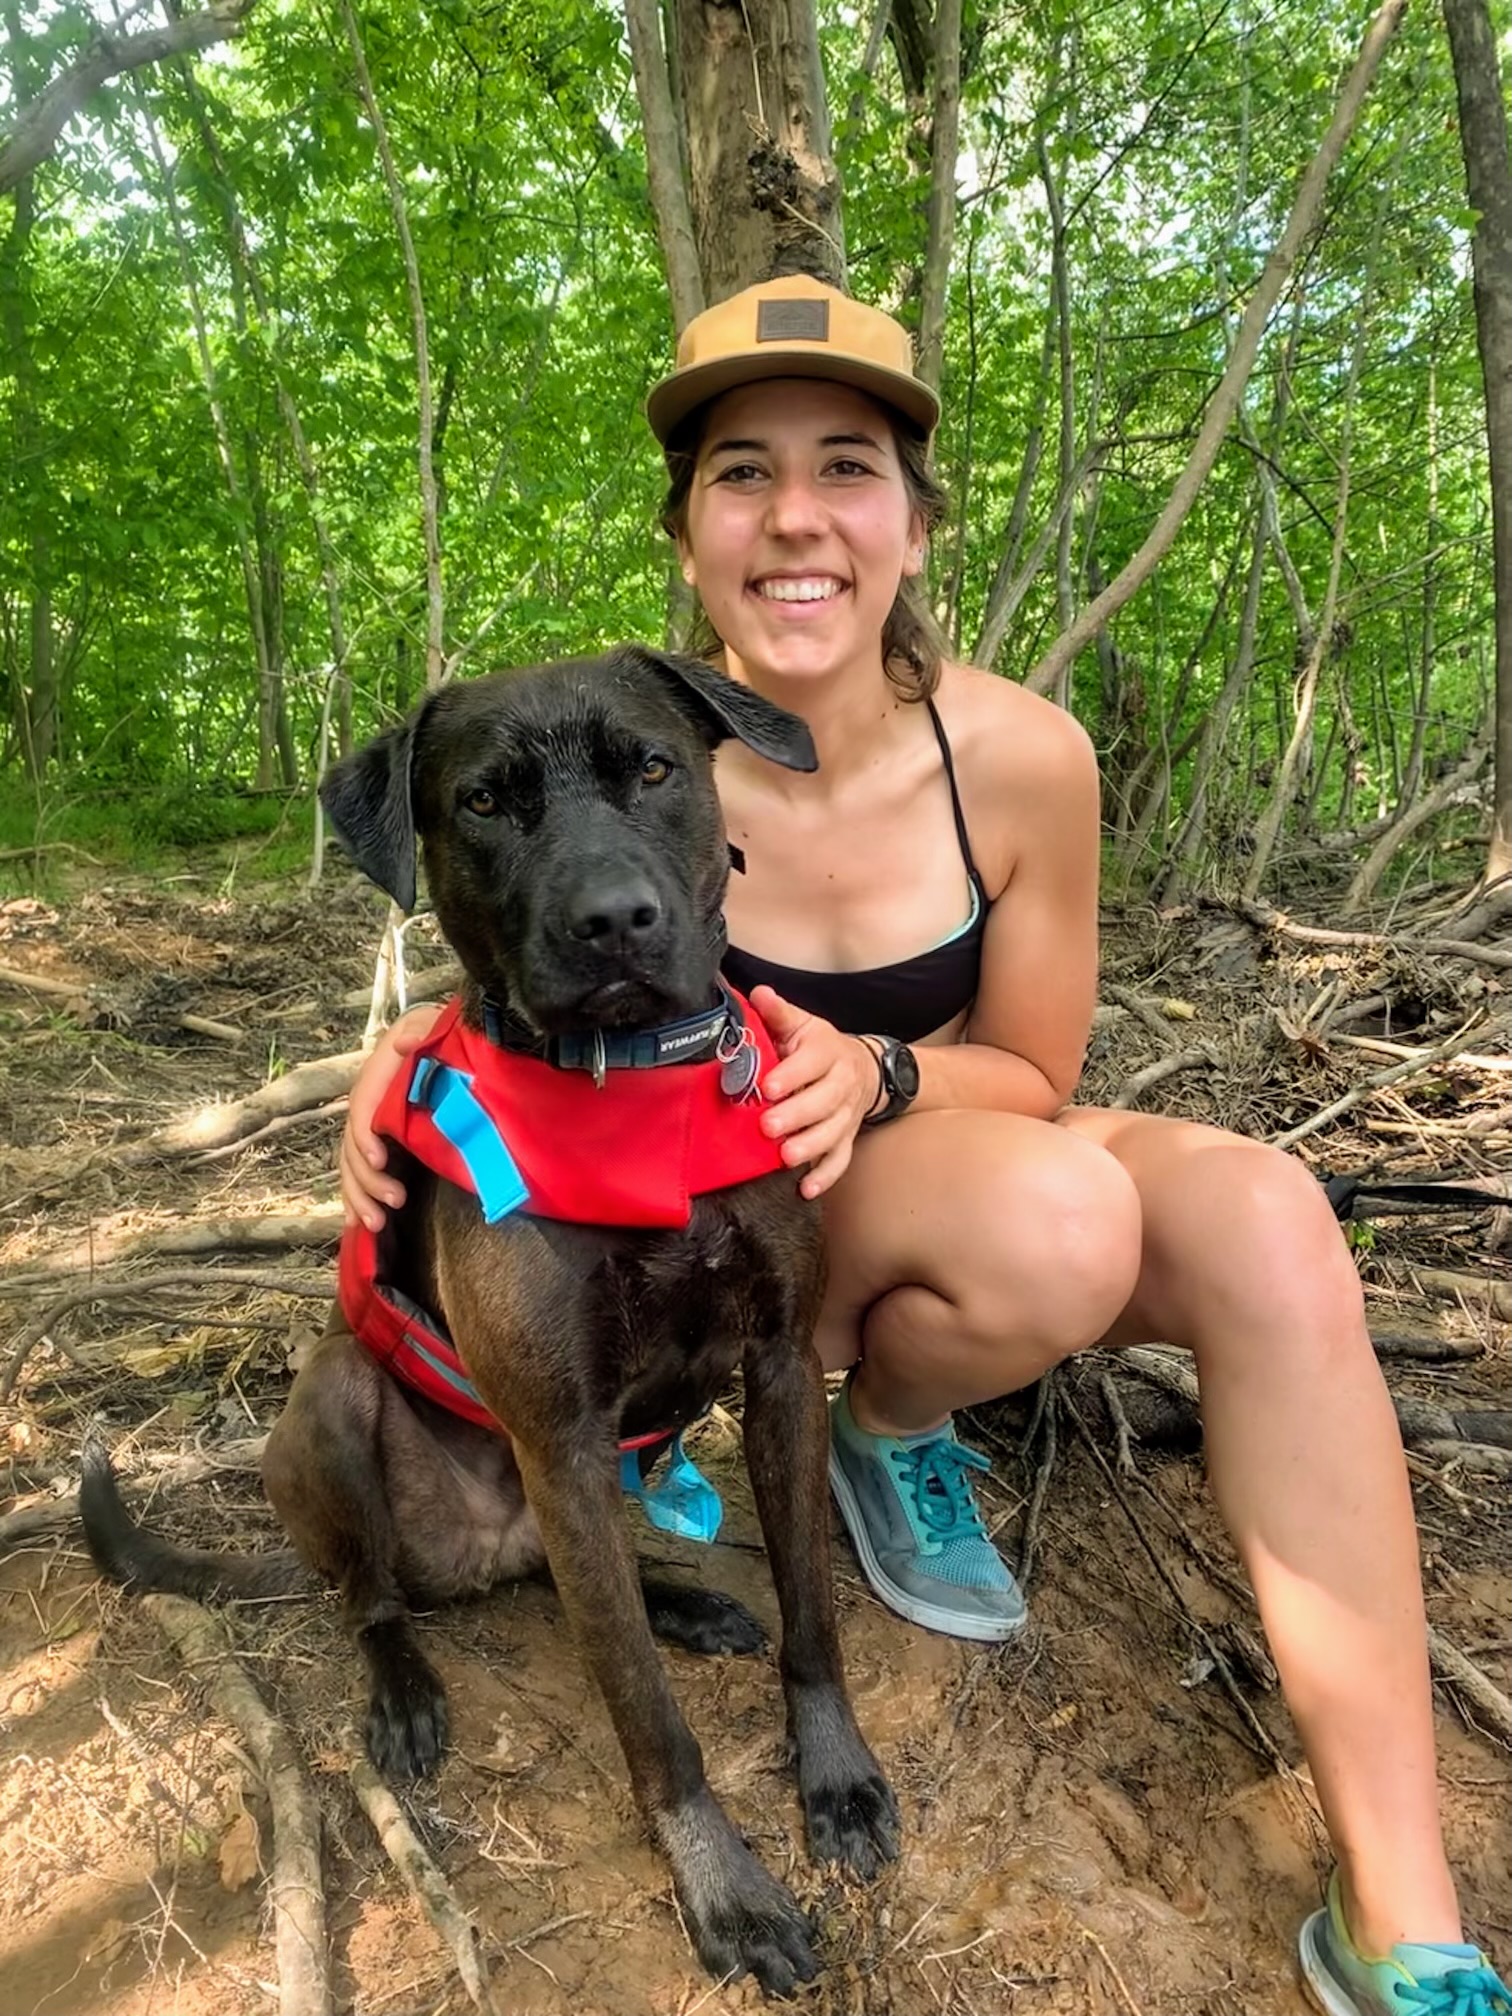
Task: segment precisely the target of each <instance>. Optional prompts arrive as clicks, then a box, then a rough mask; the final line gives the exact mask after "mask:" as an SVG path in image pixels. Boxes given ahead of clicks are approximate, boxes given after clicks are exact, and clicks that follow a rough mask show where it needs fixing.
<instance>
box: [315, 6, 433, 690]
mask: <svg viewBox="0 0 1512 2016" xmlns="http://www.w3.org/2000/svg"><path fill="white" fill-rule="evenodd" d="M341 20H342V26H343V27H344V28H345V29H346V38H347V47H348V48H349V49H350V50H351V52H352V67H353V70H354V71H355V73H356V78H357V92H358V96H359V97H360V98H361V100H362V109H363V111H364V112H365V113H366V114H367V118H368V123H369V124H370V125H371V127H372V129H373V139H374V142H375V144H376V146H377V149H378V159H379V161H380V163H381V164H382V167H383V181H384V187H385V188H386V189H387V191H388V199H389V211H390V214H391V215H392V217H393V220H394V235H395V236H396V237H397V238H398V240H399V251H400V256H401V257H402V259H403V262H404V281H405V286H406V288H407V289H408V292H409V304H410V327H411V332H412V335H413V338H414V344H415V391H416V399H417V403H418V407H419V428H418V435H419V443H418V462H419V471H420V529H421V537H422V543H423V545H424V548H425V683H426V685H427V686H428V687H434V686H439V685H440V684H441V682H442V680H443V679H444V678H445V676H446V648H445V630H446V620H445V604H444V602H443V599H442V589H441V507H440V498H439V493H438V491H437V488H436V470H435V445H436V414H435V399H434V396H433V393H432V389H431V362H430V335H429V331H428V328H427V324H426V317H425V294H424V290H423V289H422V287H421V285H420V261H419V258H418V257H417V255H416V252H415V241H414V238H413V236H412V235H411V232H410V226H409V208H408V206H407V204H406V203H405V200H404V184H403V182H401V180H400V179H399V170H398V168H397V167H396V166H395V165H394V152H393V149H392V148H391V147H390V145H389V137H388V125H387V123H386V121H385V119H384V117H383V109H382V107H381V106H380V105H379V103H378V98H377V95H376V93H375V92H374V90H373V80H372V77H371V76H370V75H369V73H368V66H367V53H366V51H365V50H364V48H363V46H362V37H361V35H360V33H359V32H358V28H357V16H356V14H355V13H354V12H353V10H352V0H341Z"/></svg>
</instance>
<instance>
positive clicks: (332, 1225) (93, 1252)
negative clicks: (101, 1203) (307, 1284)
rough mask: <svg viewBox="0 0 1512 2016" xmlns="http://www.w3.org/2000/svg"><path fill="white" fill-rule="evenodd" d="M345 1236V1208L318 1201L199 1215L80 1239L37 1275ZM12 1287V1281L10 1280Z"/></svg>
mask: <svg viewBox="0 0 1512 2016" xmlns="http://www.w3.org/2000/svg"><path fill="white" fill-rule="evenodd" d="M340 1236H341V1206H340V1204H338V1203H331V1204H316V1205H312V1207H311V1208H310V1209H309V1210H308V1211H300V1212H268V1213H266V1214H264V1215H263V1216H262V1217H260V1218H197V1219H196V1220H195V1221H194V1222H193V1224H190V1225H185V1226H181V1227H180V1228H179V1229H177V1230H176V1231H172V1232H144V1233H139V1234H136V1235H135V1236H131V1237H126V1236H123V1237H120V1238H99V1237H96V1238H94V1239H92V1240H91V1239H81V1240H79V1241H78V1242H77V1244H75V1245H73V1246H70V1247H67V1248H66V1249H65V1250H64V1251H63V1252H61V1253H55V1254H53V1255H51V1256H50V1258H49V1259H48V1261H47V1263H46V1270H45V1272H44V1271H43V1270H40V1269H33V1270H32V1273H33V1278H34V1279H38V1280H41V1279H45V1278H47V1276H48V1275H51V1276H52V1278H54V1279H56V1278H59V1277H61V1276H63V1275H68V1274H77V1273H79V1272H81V1271H85V1270H90V1269H93V1268H95V1267H98V1266H99V1265H100V1264H101V1263H102V1262H106V1261H116V1260H144V1259H146V1258H148V1257H149V1256H150V1255H152V1254H163V1255H169V1256H171V1255H187V1254H191V1253H260V1252H266V1251H274V1252H277V1251H280V1250H288V1249H290V1248H295V1247H302V1246H326V1245H329V1244H331V1243H332V1242H333V1241H334V1240H336V1239H339V1238H340ZM6 1285H8V1284H6Z"/></svg>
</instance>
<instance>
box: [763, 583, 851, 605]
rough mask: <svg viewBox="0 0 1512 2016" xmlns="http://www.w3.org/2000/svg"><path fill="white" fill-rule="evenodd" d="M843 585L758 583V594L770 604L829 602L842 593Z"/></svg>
mask: <svg viewBox="0 0 1512 2016" xmlns="http://www.w3.org/2000/svg"><path fill="white" fill-rule="evenodd" d="M840 588H841V583H840V582H838V581H836V580H833V579H830V580H827V581H758V582H757V584H756V593H757V594H758V595H761V596H764V597H765V599H766V600H767V601H768V602H828V601H829V600H830V598H831V597H832V596H835V595H838V594H839V593H840Z"/></svg>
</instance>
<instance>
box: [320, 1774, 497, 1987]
mask: <svg viewBox="0 0 1512 2016" xmlns="http://www.w3.org/2000/svg"><path fill="white" fill-rule="evenodd" d="M351 1776H352V1790H353V1791H354V1792H355V1793H356V1794H357V1799H358V1803H359V1804H360V1805H361V1807H362V1810H363V1812H364V1813H366V1815H367V1816H368V1818H369V1820H371V1821H372V1823H373V1831H374V1832H375V1833H376V1834H377V1836H378V1839H379V1841H380V1842H381V1844H382V1846H383V1852H384V1854H385V1855H387V1857H388V1858H389V1860H390V1862H392V1863H393V1865H394V1867H395V1868H396V1869H397V1870H398V1871H399V1874H400V1875H401V1876H402V1877H403V1878H404V1881H405V1883H406V1884H407V1885H408V1887H409V1889H410V1891H411V1892H412V1894H413V1895H414V1896H415V1898H416V1899H417V1900H418V1901H419V1903H420V1905H421V1907H422V1909H423V1910H424V1912H425V1915H426V1917H427V1918H429V1920H430V1922H431V1924H432V1925H433V1926H434V1927H435V1930H436V1932H437V1934H438V1935H439V1936H440V1938H441V1939H442V1941H443V1942H444V1943H445V1944H446V1945H447V1946H448V1947H449V1948H450V1949H451V1955H452V1958H453V1959H454V1960H455V1961H456V1963H457V1972H458V1973H459V1974H460V1975H461V1977H462V1985H463V1987H464V1988H465V1989H466V1990H467V1992H468V1995H469V1996H470V1997H471V1998H472V2002H473V2004H474V2006H475V2007H476V2008H478V2009H482V2010H485V2011H487V2012H488V2016H495V2012H496V2010H497V2006H498V2005H497V2004H496V2003H495V2001H494V1999H493V1996H492V1995H491V1994H490V1992H489V1987H488V1979H487V1976H486V1975H485V1973H484V1971H483V1961H482V1958H481V1955H480V1954H479V1951H478V1930H477V1927H476V1926H475V1925H474V1923H473V1921H472V1918H471V1917H470V1915H469V1914H468V1911H467V1908H466V1906H465V1905H464V1904H463V1903H462V1901H461V1899H460V1898H459V1897H458V1896H457V1893H456V1891H455V1890H453V1889H452V1887H451V1885H450V1883H448V1882H447V1880H446V1878H445V1877H444V1876H443V1875H442V1873H441V1871H440V1870H439V1869H438V1868H437V1867H436V1865H435V1863H434V1862H433V1861H432V1860H431V1858H430V1856H429V1855H427V1854H426V1852H425V1848H424V1846H423V1845H422V1843H421V1841H420V1839H419V1837H418V1836H417V1835H416V1833H415V1830H414V1828H413V1827H411V1826H410V1824H409V1821H408V1820H407V1819H406V1818H405V1817H404V1809H403V1808H402V1807H401V1806H400V1804H399V1801H398V1800H397V1799H396V1798H395V1797H394V1795H393V1793H392V1792H391V1791H390V1790H389V1788H388V1786H387V1785H385V1784H384V1782H383V1780H382V1779H381V1778H380V1777H379V1775H378V1773H377V1772H376V1771H375V1770H374V1769H373V1767H372V1765H371V1764H370V1763H369V1762H368V1761H367V1759H366V1758H365V1757H363V1758H359V1759H358V1761H357V1762H356V1763H354V1764H353V1766H352V1773H351Z"/></svg>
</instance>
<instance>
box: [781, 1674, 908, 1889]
mask: <svg viewBox="0 0 1512 2016" xmlns="http://www.w3.org/2000/svg"><path fill="white" fill-rule="evenodd" d="M792 1716H793V1739H794V1744H795V1747H796V1749H797V1753H798V1796H799V1799H800V1800H801V1802H802V1805H803V1824H804V1831H805V1833H806V1835H807V1837H808V1849H809V1854H810V1855H811V1856H812V1857H813V1859H814V1860H815V1861H816V1862H839V1863H841V1864H842V1865H843V1866H844V1867H845V1868H846V1869H848V1870H849V1871H850V1873H851V1874H852V1875H854V1876H859V1877H860V1878H861V1880H862V1882H864V1883H870V1882H872V1881H873V1880H874V1878H876V1877H877V1876H880V1875H881V1873H882V1871H883V1870H884V1869H885V1868H886V1866H887V1864H888V1863H889V1862H892V1861H895V1860H896V1859H897V1854H898V1845H899V1828H900V1821H899V1817H898V1802H897V1799H896V1798H895V1797H894V1796H893V1789H892V1787H891V1786H890V1785H889V1784H888V1782H887V1780H886V1779H885V1778H884V1777H883V1775H882V1767H881V1765H880V1764H878V1762H877V1760H876V1758H875V1757H873V1755H872V1753H871V1751H870V1750H869V1749H868V1748H867V1746H866V1742H865V1740H864V1738H863V1737H862V1735H861V1732H860V1730H859V1729H858V1728H857V1727H856V1723H855V1718H854V1716H853V1715H852V1714H851V1708H850V1703H849V1702H848V1701H847V1700H846V1698H845V1695H844V1694H843V1692H841V1691H840V1690H839V1689H838V1688H833V1687H810V1688H805V1689H804V1690H803V1693H802V1695H801V1696H800V1697H799V1698H798V1699H797V1700H796V1701H795V1702H794V1704H793V1710H792Z"/></svg>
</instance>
